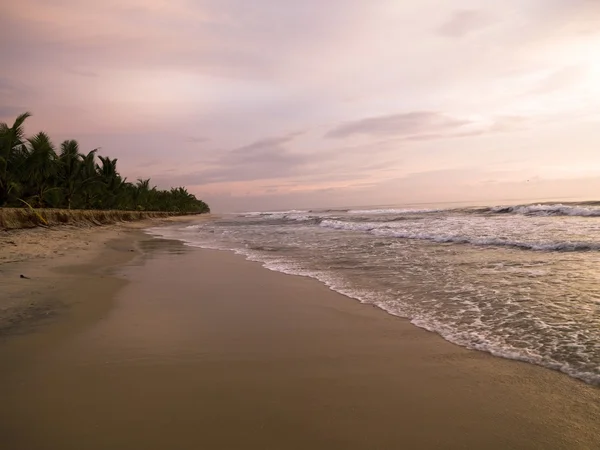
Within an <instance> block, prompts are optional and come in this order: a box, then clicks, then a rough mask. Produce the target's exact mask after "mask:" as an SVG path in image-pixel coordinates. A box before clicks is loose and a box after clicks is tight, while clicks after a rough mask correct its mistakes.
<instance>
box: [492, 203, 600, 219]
mask: <svg viewBox="0 0 600 450" xmlns="http://www.w3.org/2000/svg"><path fill="white" fill-rule="evenodd" d="M490 210H491V211H492V212H496V213H513V214H522V215H526V216H527V215H529V216H579V217H600V208H585V207H582V206H568V205H563V204H560V203H558V204H554V205H542V204H538V205H519V206H495V207H493V208H491V209H490Z"/></svg>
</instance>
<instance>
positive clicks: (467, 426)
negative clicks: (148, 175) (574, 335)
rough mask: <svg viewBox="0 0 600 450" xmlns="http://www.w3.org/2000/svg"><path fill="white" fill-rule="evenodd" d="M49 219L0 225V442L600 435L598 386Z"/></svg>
mask: <svg viewBox="0 0 600 450" xmlns="http://www.w3.org/2000/svg"><path fill="white" fill-rule="evenodd" d="M144 226H148V224H145V225H144ZM62 230H64V229H62ZM62 230H61V228H56V229H50V230H35V231H32V233H34V234H32V236H34V237H35V239H34V238H31V239H34V243H33V244H32V245H33V248H34V250H27V248H29V247H23V244H22V241H20V240H19V239H16V238H11V237H10V236H9V235H8V237H7V236H3V239H4V241H3V244H2V250H1V253H0V258H1V259H0V260H1V261H3V263H2V264H1V265H0V282H1V283H2V289H3V293H8V295H6V297H8V300H7V299H6V298H5V299H1V300H0V301H1V302H2V304H0V308H1V309H0V311H2V315H3V316H2V317H4V322H0V323H3V324H4V325H3V328H2V330H3V332H2V335H1V336H0V360H1V361H2V365H1V368H0V398H2V400H3V401H2V405H3V407H2V408H1V409H0V411H1V412H0V438H1V439H2V442H3V447H4V448H7V449H10V450H21V449H23V450H25V449H27V450H38V449H39V450H46V449H48V450H50V449H52V450H53V449H57V450H58V449H61V450H68V449H81V448H85V449H91V450H95V449H107V448H111V449H121V448H122V449H164V448H170V449H191V448H207V449H259V448H260V449H265V448H277V449H306V448H311V449H338V448H339V449H400V448H407V449H413V448H415V449H471V448H485V449H509V448H510V449H596V448H600V389H599V388H598V387H597V386H593V385H589V384H585V383H583V382H581V381H579V380H576V379H574V378H570V377H568V376H567V375H565V374H562V373H559V372H556V371H552V370H549V369H547V368H544V367H539V366H536V365H532V364H527V363H524V362H519V361H511V360H507V359H501V358H496V357H494V356H491V355H489V354H487V353H484V352H478V351H474V350H468V349H466V348H463V347H459V346H457V345H454V344H451V343H449V342H447V341H445V340H443V339H442V338H441V337H440V336H439V335H437V334H434V333H430V332H427V331H425V330H423V329H421V328H417V327H415V326H414V325H412V324H411V323H410V322H409V321H407V320H404V319H402V318H399V317H395V316H392V315H389V314H387V313H386V312H384V311H383V310H381V309H379V308H376V307H373V306H370V305H365V304H361V303H359V302H358V301H356V300H354V299H351V298H348V297H346V296H343V295H341V294H339V293H336V292H334V291H332V290H330V289H329V288H328V287H327V286H325V285H324V284H322V283H320V282H318V281H316V280H314V279H311V278H307V277H301V276H292V275H287V274H283V273H278V272H274V271H270V270H267V269H265V268H264V267H262V266H261V264H260V263H257V262H252V261H248V260H246V259H244V258H243V257H242V256H240V255H235V254H233V253H231V252H226V251H217V250H207V249H198V248H190V247H187V246H184V245H183V244H182V243H181V242H178V241H173V240H166V239H157V238H154V237H152V236H150V235H148V234H146V233H144V232H143V231H142V230H141V229H140V227H137V228H136V227H134V228H131V227H126V226H116V227H106V228H94V229H91V230H89V231H86V232H84V233H81V234H79V233H78V232H76V233H74V234H77V235H78V236H79V237H75V236H71V235H69V234H67V236H66V237H65V236H63V237H60V238H59V237H58V234H60V233H66V232H65V231H62ZM53 233H58V234H53ZM13 236H16V235H13ZM7 240H13V241H14V242H15V244H6V242H7ZM50 242H54V244H53V245H55V246H56V248H55V249H54V250H51V251H50V252H48V250H45V251H46V253H44V254H43V255H39V254H37V253H36V252H37V250H35V249H38V248H51V247H49V245H50ZM61 242H62V244H61ZM67 242H70V244H69V245H70V247H68V251H67V250H64V249H65V248H66V247H65V245H63V244H65V243H67ZM9 247H10V249H11V250H10V252H11V253H10V255H9V254H8V250H5V249H6V248H9ZM28 251H29V253H27V252H28ZM54 251H56V254H54V253H52V252H54ZM23 255H25V256H23ZM42 256H43V257H42ZM21 274H24V275H26V276H27V277H28V278H29V279H23V278H20V275H21ZM26 283H27V284H26ZM5 287H6V288H5ZM29 303H31V305H32V306H30V307H27V305H28V304H29ZM9 317H10V319H7V318H9Z"/></svg>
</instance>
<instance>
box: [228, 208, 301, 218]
mask: <svg viewBox="0 0 600 450" xmlns="http://www.w3.org/2000/svg"><path fill="white" fill-rule="evenodd" d="M308 212H310V211H305V210H300V209H290V210H289V211H253V212H245V213H239V214H238V216H242V217H262V216H265V217H267V216H273V215H285V214H305V213H308Z"/></svg>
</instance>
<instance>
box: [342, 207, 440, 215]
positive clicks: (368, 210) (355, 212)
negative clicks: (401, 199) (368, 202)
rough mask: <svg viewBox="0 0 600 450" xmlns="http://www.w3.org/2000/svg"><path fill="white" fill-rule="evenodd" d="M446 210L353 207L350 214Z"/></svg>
mask: <svg viewBox="0 0 600 450" xmlns="http://www.w3.org/2000/svg"><path fill="white" fill-rule="evenodd" d="M441 211H445V210H444V209H410V208H389V209H351V210H349V211H348V214H424V213H435V212H441Z"/></svg>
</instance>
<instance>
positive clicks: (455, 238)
mask: <svg viewBox="0 0 600 450" xmlns="http://www.w3.org/2000/svg"><path fill="white" fill-rule="evenodd" d="M320 226H322V227H326V228H333V229H336V230H346V231H362V232H368V233H371V234H375V235H377V236H384V237H395V238H401V239H417V240H426V241H432V242H437V243H440V244H451V243H454V244H471V245H476V246H494V247H515V248H521V249H525V250H538V251H566V252H568V251H571V252H575V251H597V250H600V243H594V242H576V241H571V242H527V241H520V240H514V239H503V238H497V237H476V236H469V235H459V234H451V233H448V232H444V229H443V228H442V227H440V228H439V229H438V231H439V233H435V232H433V233H432V232H424V231H421V230H419V229H417V228H415V230H414V231H411V230H407V229H399V228H398V227H397V226H393V225H391V224H389V223H379V222H346V221H343V220H332V219H326V220H323V221H322V222H321V223H320Z"/></svg>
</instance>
